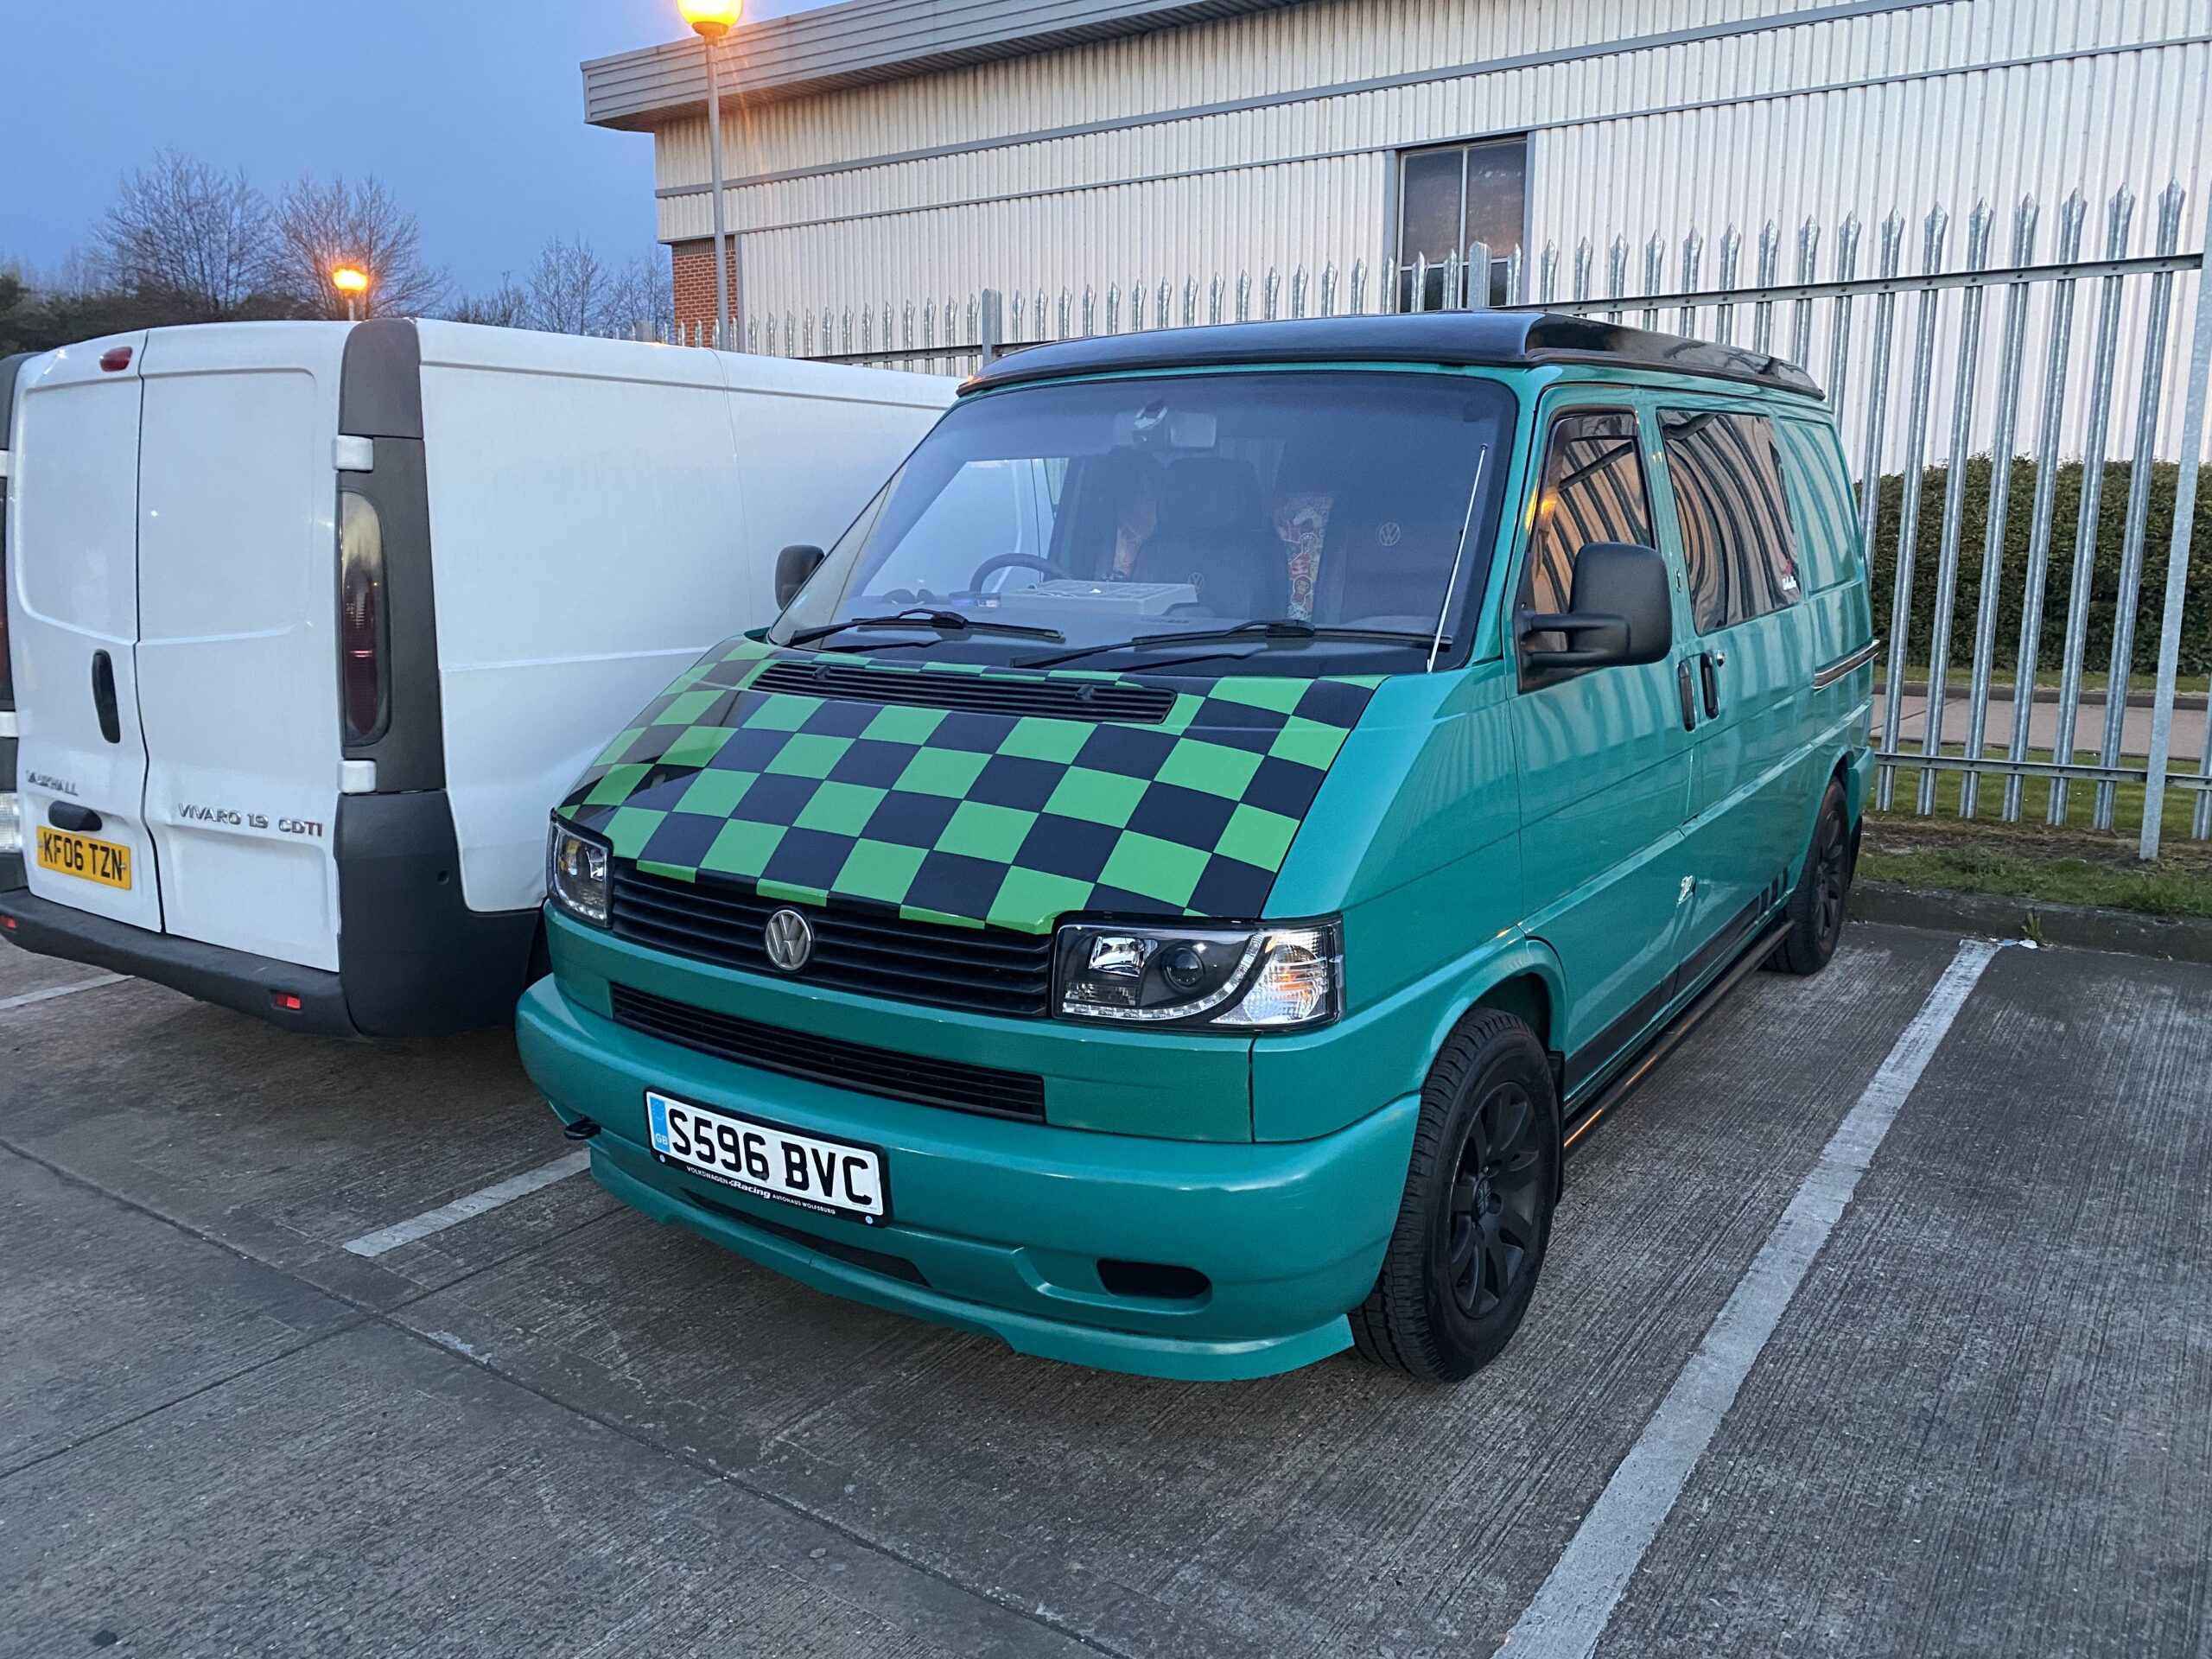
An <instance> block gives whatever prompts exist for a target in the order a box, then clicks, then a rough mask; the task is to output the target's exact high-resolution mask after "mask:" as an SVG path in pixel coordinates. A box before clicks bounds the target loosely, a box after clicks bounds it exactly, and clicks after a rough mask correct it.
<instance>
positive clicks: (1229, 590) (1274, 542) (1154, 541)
mask: <svg viewBox="0 0 2212 1659" xmlns="http://www.w3.org/2000/svg"><path fill="white" fill-rule="evenodd" d="M1131 574H1132V575H1134V576H1135V579H1136V580H1137V581H1139V582H1189V583H1190V584H1191V585H1192V587H1194V588H1197V589H1198V603H1199V604H1201V605H1203V606H1204V607H1205V608H1206V609H1207V610H1209V611H1211V612H1212V613H1213V614H1215V615H1216V616H1225V617H1236V618H1247V617H1249V618H1270V617H1278V616H1281V615H1282V614H1283V613H1284V612H1285V611H1286V610H1287V609H1288V607H1289V605H1290V561H1289V557H1288V556H1287V552H1286V551H1285V550H1284V547H1283V544H1282V537H1280V536H1278V535H1276V534H1275V532H1274V526H1273V525H1271V524H1268V519H1267V514H1266V512H1265V510H1264V508H1263V506H1262V501H1261V496H1260V479H1259V475H1258V474H1256V473H1255V472H1254V471H1253V470H1252V466H1251V463H1250V462H1249V461H1238V460H1236V459H1234V458H1233V457H1230V456H1225V455H1192V456H1189V457H1187V458H1185V459H1184V460H1182V461H1176V462H1174V463H1173V465H1171V466H1170V467H1168V468H1167V470H1166V474H1164V475H1163V476H1162V478H1161V480H1160V523H1159V526H1158V528H1157V529H1156V530H1154V532H1153V534H1152V536H1151V537H1150V538H1149V539H1147V541H1146V543H1145V544H1144V545H1143V547H1141V548H1140V549H1139V550H1137V556H1136V563H1135V569H1134V570H1133V571H1132V572H1131Z"/></svg>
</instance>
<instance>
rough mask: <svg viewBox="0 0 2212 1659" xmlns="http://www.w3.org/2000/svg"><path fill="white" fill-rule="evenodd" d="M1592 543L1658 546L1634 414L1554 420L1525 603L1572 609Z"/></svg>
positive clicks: (1525, 580)
mask: <svg viewBox="0 0 2212 1659" xmlns="http://www.w3.org/2000/svg"><path fill="white" fill-rule="evenodd" d="M1592 542H1640V543H1643V544H1644V545H1645V546H1649V545H1650V544H1651V495H1650V492H1649V490H1648V489H1647V488H1646V487H1645V486H1644V481H1643V457H1642V456H1641V455H1640V454H1638V453H1637V435H1636V416H1634V415H1632V414H1630V412H1629V411H1628V410H1618V409H1609V410H1592V411H1591V412H1589V413H1587V414H1575V415H1562V416H1560V417H1559V419H1557V420H1555V421H1554V422H1553V423H1552V429H1551V433H1550V436H1549V439H1548V442H1547V444H1546V447H1545V450H1544V474H1543V484H1542V486H1541V489H1540V490H1539V491H1538V493H1537V496H1536V514H1535V524H1534V525H1533V527H1532V528H1531V529H1530V531H1529V564H1528V573H1527V575H1524V576H1523V577H1522V582H1521V603H1522V605H1523V606H1524V607H1527V608H1528V609H1529V610H1532V611H1554V612H1556V611H1565V610H1568V609H1571V608H1572V605H1571V604H1570V601H1571V600H1572V599H1573V594H1574V559H1575V556H1576V555H1577V554H1578V553H1580V552H1581V551H1582V550H1583V549H1584V548H1585V547H1586V546H1588V545H1589V544H1590V543H1592Z"/></svg>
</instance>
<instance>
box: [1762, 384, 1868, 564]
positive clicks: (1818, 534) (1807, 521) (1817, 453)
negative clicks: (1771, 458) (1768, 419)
mask: <svg viewBox="0 0 2212 1659" xmlns="http://www.w3.org/2000/svg"><path fill="white" fill-rule="evenodd" d="M1774 435H1775V437H1776V439H1777V441H1778V442H1780V444H1781V446H1782V465H1783V477H1784V479H1786V480H1788V482H1789V517H1790V521H1791V523H1792V524H1795V525H1796V531H1797V580H1798V581H1799V582H1802V584H1803V585H1804V590H1805V592H1807V593H1808V594H1817V593H1819V592H1820V591H1821V589H1823V588H1833V587H1834V586H1835V585H1836V584H1837V583H1838V582H1849V581H1850V580H1851V579H1852V578H1853V576H1855V575H1858V574H1859V496H1858V492H1857V491H1856V490H1854V489H1853V487H1852V483H1851V472H1850V469H1849V468H1848V467H1847V466H1846V465H1845V464H1844V459H1843V453H1842V451H1841V450H1840V448H1838V447H1837V444H1836V435H1835V429H1834V428H1833V427H1830V426H1827V425H1824V424H1820V423H1815V422H1811V421H1777V422H1776V423H1774Z"/></svg>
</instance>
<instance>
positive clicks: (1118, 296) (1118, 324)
mask: <svg viewBox="0 0 2212 1659" xmlns="http://www.w3.org/2000/svg"><path fill="white" fill-rule="evenodd" d="M1086 297H1088V296H1086ZM1106 332H1107V333H1108V334H1120V333H1121V332H1122V285H1121V284H1120V283H1107V284H1106Z"/></svg>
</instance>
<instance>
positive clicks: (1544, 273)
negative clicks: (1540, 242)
mask: <svg viewBox="0 0 2212 1659" xmlns="http://www.w3.org/2000/svg"><path fill="white" fill-rule="evenodd" d="M1558 293H1559V244H1558V243H1556V242H1547V243H1545V244H1544V251H1543V254H1542V257H1541V258H1539V259H1538V260H1537V262H1536V297H1537V299H1538V300H1540V301H1541V302H1542V303H1544V304H1546V305H1549V304H1550V303H1551V302H1552V301H1553V300H1554V299H1555V298H1557V297H1558Z"/></svg>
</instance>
